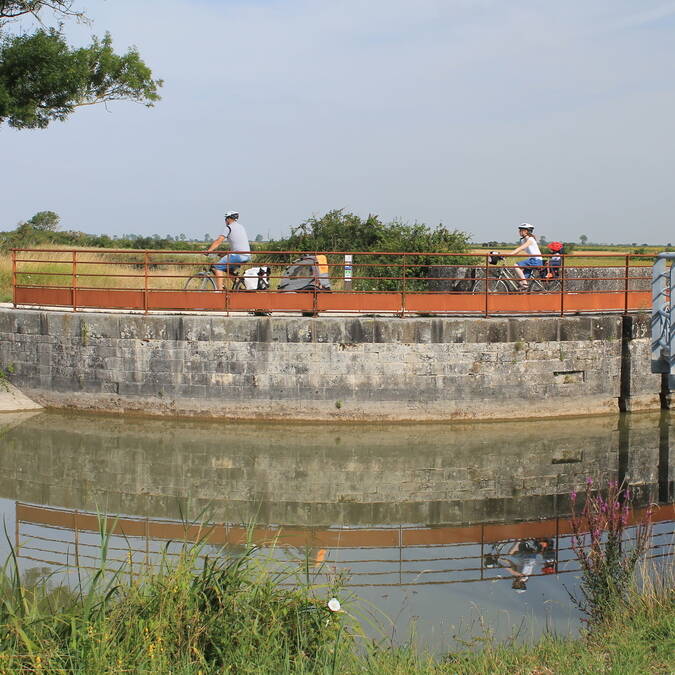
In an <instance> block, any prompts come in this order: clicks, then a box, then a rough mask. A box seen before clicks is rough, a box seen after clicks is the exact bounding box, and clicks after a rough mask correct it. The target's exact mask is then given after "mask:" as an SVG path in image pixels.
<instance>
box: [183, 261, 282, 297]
mask: <svg viewBox="0 0 675 675" xmlns="http://www.w3.org/2000/svg"><path fill="white" fill-rule="evenodd" d="M213 257H214V258H218V256H213ZM214 264H215V262H214V263H209V264H207V265H205V266H204V267H203V268H202V269H201V270H200V271H199V272H196V273H195V274H193V275H192V276H191V277H188V279H187V281H186V282H185V285H184V286H183V289H184V290H186V291H215V290H217V289H218V284H217V283H216V275H215V272H214V271H213V266H214ZM240 269H241V267H238V268H236V269H234V270H232V272H231V274H229V275H225V279H224V280H223V281H224V284H226V283H227V278H228V277H229V279H230V287H229V288H227V289H226V290H228V291H246V290H249V289H248V288H247V287H246V281H245V279H244V277H243V276H241V275H240V274H239V270H240ZM259 269H265V268H259ZM267 270H268V271H267V274H263V275H261V274H260V272H259V273H258V284H257V286H258V287H257V288H256V289H255V290H267V289H268V288H269V287H270V282H269V268H267Z"/></svg>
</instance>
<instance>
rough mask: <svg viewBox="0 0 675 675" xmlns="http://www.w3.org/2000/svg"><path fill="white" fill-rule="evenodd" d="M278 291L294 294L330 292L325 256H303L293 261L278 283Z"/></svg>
mask: <svg viewBox="0 0 675 675" xmlns="http://www.w3.org/2000/svg"><path fill="white" fill-rule="evenodd" d="M279 290H280V291H286V292H291V293H295V292H298V291H330V290H331V288H330V277H329V276H328V261H327V260H326V256H325V255H312V254H307V255H303V256H302V257H300V258H297V259H296V260H294V261H293V262H292V263H291V264H290V265H289V266H288V267H287V268H286V271H285V272H284V276H283V277H282V279H281V281H280V282H279Z"/></svg>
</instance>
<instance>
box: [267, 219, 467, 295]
mask: <svg viewBox="0 0 675 675" xmlns="http://www.w3.org/2000/svg"><path fill="white" fill-rule="evenodd" d="M468 247H469V235H468V234H466V233H464V232H459V231H458V230H448V229H447V228H445V227H443V226H442V225H439V226H437V227H434V228H431V227H428V226H427V225H424V224H421V223H415V224H413V225H407V224H404V223H401V222H397V221H394V222H391V223H384V222H382V221H381V220H380V219H379V218H378V217H377V216H375V215H369V216H368V217H367V218H360V217H359V216H357V215H355V214H353V213H346V212H345V211H344V210H342V209H337V210H334V211H329V212H328V213H326V214H325V215H323V216H321V217H320V218H309V219H308V220H306V221H305V222H303V223H301V224H300V225H298V227H295V228H292V229H291V235H290V236H289V237H287V238H285V239H278V240H274V241H271V242H269V243H268V244H267V249H268V250H270V251H312V252H316V253H324V252H328V251H339V252H353V253H356V254H357V255H355V257H354V265H353V274H354V282H353V288H354V290H361V291H371V290H377V291H398V290H402V289H403V288H405V290H408V291H410V290H417V289H419V290H426V289H427V279H428V277H429V276H430V269H431V267H430V266H431V265H448V264H466V262H467V260H468V259H465V258H455V257H452V258H451V257H448V256H442V255H433V254H434V253H436V254H439V253H466V252H467V250H468ZM361 252H363V253H368V254H370V255H367V256H359V255H358V253H361ZM383 252H384V253H411V254H414V255H406V256H403V255H394V256H391V255H383ZM272 258H273V259H274V260H275V261H276V260H277V257H272ZM278 260H279V261H281V260H284V259H283V258H282V257H278ZM343 262H344V258H342V257H341V256H331V257H330V259H329V264H331V265H336V266H338V267H334V268H332V269H333V270H334V273H335V270H337V273H338V274H339V275H340V276H341V275H342V273H341V269H340V267H339V266H340V265H341V264H342V263H343ZM404 277H405V281H404V280H403V279H404Z"/></svg>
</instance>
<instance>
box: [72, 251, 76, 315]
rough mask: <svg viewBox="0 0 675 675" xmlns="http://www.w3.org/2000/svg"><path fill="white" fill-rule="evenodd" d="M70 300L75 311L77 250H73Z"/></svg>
mask: <svg viewBox="0 0 675 675" xmlns="http://www.w3.org/2000/svg"><path fill="white" fill-rule="evenodd" d="M71 300H72V304H73V312H77V251H73V262H72V283H71Z"/></svg>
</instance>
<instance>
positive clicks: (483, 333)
mask: <svg viewBox="0 0 675 675" xmlns="http://www.w3.org/2000/svg"><path fill="white" fill-rule="evenodd" d="M509 339H510V338H509V320H508V319H479V320H467V321H466V342H467V343H488V344H491V343H499V342H508V341H509Z"/></svg>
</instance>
